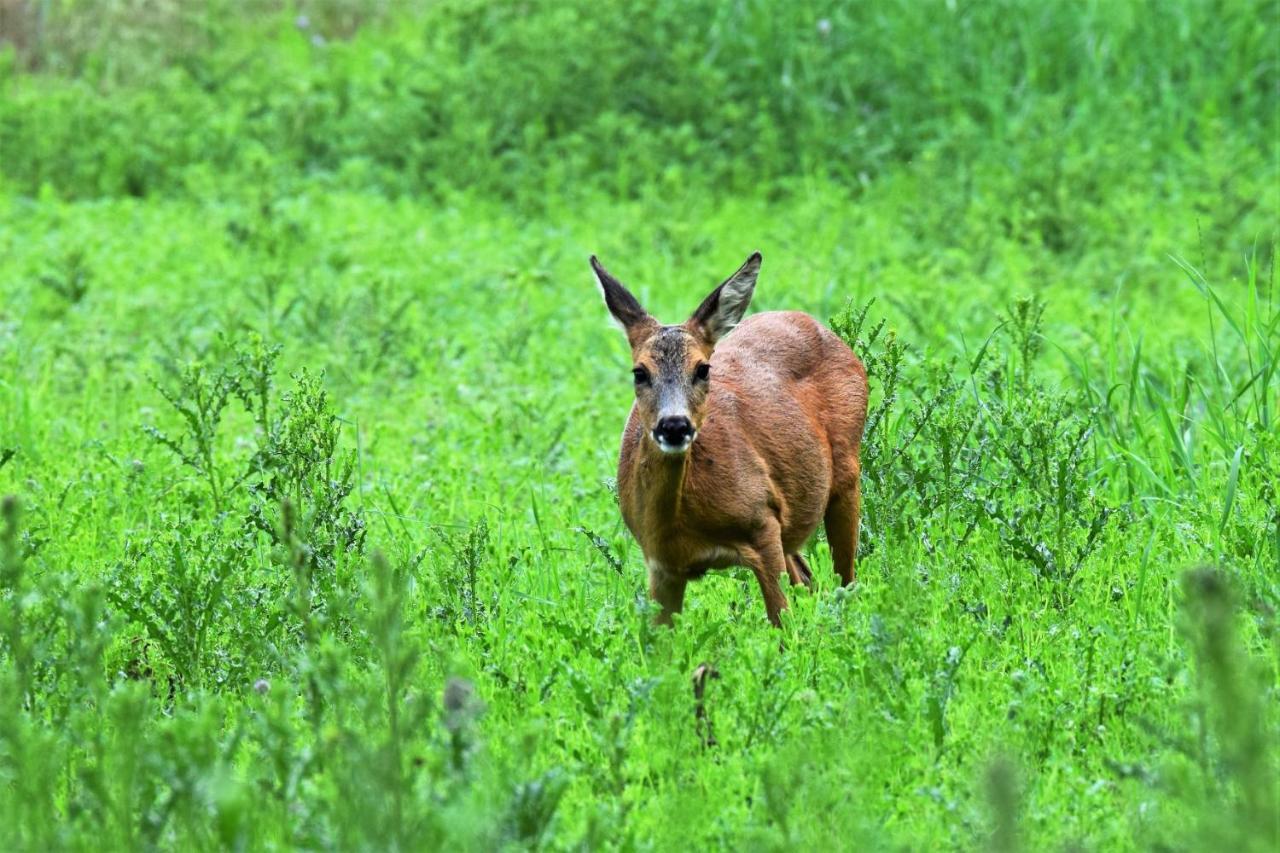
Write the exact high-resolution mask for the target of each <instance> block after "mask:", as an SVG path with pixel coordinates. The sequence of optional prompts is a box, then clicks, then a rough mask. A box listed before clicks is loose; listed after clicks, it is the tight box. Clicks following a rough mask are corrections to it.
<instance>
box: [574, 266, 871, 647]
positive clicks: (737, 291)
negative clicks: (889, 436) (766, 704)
mask: <svg viewBox="0 0 1280 853" xmlns="http://www.w3.org/2000/svg"><path fill="white" fill-rule="evenodd" d="M591 268H592V269H593V270H594V271H595V274H596V278H597V279H598V280H599V282H600V287H601V289H602V290H603V291H604V301H605V305H606V306H607V307H608V308H609V313H611V314H612V315H613V317H614V319H616V320H617V321H618V323H619V324H621V326H622V328H623V330H624V331H625V332H626V334H627V340H628V341H629V342H630V344H631V358H632V362H633V364H634V367H633V369H632V373H633V374H634V376H635V386H636V401H635V405H633V406H632V407H631V415H630V417H629V418H628V420H627V426H626V429H625V430H624V432H623V434H622V452H621V454H620V458H619V459H618V497H619V502H620V503H621V505H622V517H623V519H624V520H625V521H626V523H627V527H628V528H629V529H630V530H631V533H632V535H633V536H635V538H636V540H637V541H638V542H639V543H640V548H641V550H643V551H644V560H645V565H646V566H647V567H648V571H649V594H650V595H651V596H652V597H653V598H654V599H655V600H657V602H658V603H659V604H660V605H661V606H662V612H661V614H660V615H659V617H658V621H659V622H662V623H667V624H669V623H670V622H671V615H672V614H673V613H679V612H680V609H681V607H682V605H683V604H684V590H685V585H686V584H687V583H688V582H689V581H691V580H695V579H697V578H700V577H702V575H704V574H706V572H707V571H708V570H710V569H721V568H727V567H729V566H743V565H745V566H748V567H749V568H750V569H751V571H752V572H753V573H754V574H755V577H756V580H757V581H758V582H759V584H760V591H761V593H763V595H764V606H765V611H766V612H767V614H768V616H769V621H770V622H772V623H773V624H774V625H778V624H780V621H779V617H778V614H779V613H780V612H781V611H782V610H783V609H785V608H786V606H787V599H786V596H785V595H784V594H783V592H782V588H781V586H780V585H779V582H778V580H779V578H780V577H781V575H782V573H783V572H786V573H787V574H788V575H789V576H790V578H791V582H792V584H800V583H803V584H805V585H806V586H808V585H809V582H810V580H811V578H812V575H811V574H810V572H809V566H808V565H807V564H806V563H805V560H804V558H803V557H802V556H801V555H800V549H801V548H803V547H804V544H805V542H806V541H807V540H808V539H809V537H810V536H812V535H813V533H814V531H815V530H817V528H818V522H819V520H823V521H825V523H826V526H827V541H828V542H829V543H830V544H831V559H832V562H833V563H834V565H835V570H836V573H837V574H838V575H839V576H840V581H841V582H842V583H843V584H850V583H852V582H853V579H854V559H855V556H856V552H857V547H858V514H859V502H860V498H859V490H858V479H859V475H860V473H861V472H860V468H859V464H858V448H859V445H860V444H861V442H862V429H863V425H864V423H865V422H866V417H867V372H866V369H865V368H864V367H863V366H862V362H861V361H859V360H858V358H857V356H855V355H854V354H853V352H852V351H851V350H850V349H849V347H847V346H846V345H845V344H844V342H843V341H841V340H840V339H839V338H838V337H836V336H835V335H834V334H833V333H831V332H830V331H828V330H827V329H825V328H823V327H822V326H821V325H819V324H818V322H817V321H816V320H814V319H813V318H812V317H810V316H809V315H808V314H802V313H800V312H796V311H782V312H771V313H764V314H757V315H755V316H753V317H750V318H749V319H747V320H745V321H742V316H743V314H745V313H746V310H747V304H748V303H749V302H750V301H751V294H752V292H753V291H754V290H755V285H756V276H757V274H758V273H759V271H760V253H759V252H757V253H755V254H753V255H752V256H751V257H750V258H748V259H747V262H746V263H744V264H743V265H742V267H741V268H740V269H739V270H738V271H737V272H735V273H734V274H733V275H732V276H730V277H729V278H728V279H727V280H726V281H725V282H724V283H723V284H721V285H720V286H719V287H717V288H716V289H715V290H713V291H711V294H710V295H709V296H708V297H707V298H706V299H704V300H703V301H702V304H701V305H700V306H698V310H696V311H694V312H693V316H691V317H690V318H689V319H688V320H686V321H685V322H684V323H682V324H680V325H678V326H664V325H661V324H660V323H658V321H657V320H655V319H654V318H653V317H651V316H649V314H648V313H647V312H646V311H645V310H644V308H642V307H641V306H640V303H639V302H637V301H636V298H635V297H634V296H632V295H631V293H630V292H629V291H628V290H627V289H626V288H625V287H624V286H623V285H622V283H621V282H619V281H618V280H617V279H616V278H614V277H613V276H612V275H610V274H609V273H608V272H607V271H606V270H605V269H604V267H603V266H601V265H600V262H599V261H598V260H597V259H596V258H595V256H594V255H593V256H592V257H591ZM739 321H742V322H741V323H739ZM735 326H736V329H735ZM731 330H732V334H729V333H730V331H731ZM726 336H727V337H726Z"/></svg>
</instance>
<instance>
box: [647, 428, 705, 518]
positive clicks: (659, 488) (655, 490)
mask: <svg viewBox="0 0 1280 853" xmlns="http://www.w3.org/2000/svg"><path fill="white" fill-rule="evenodd" d="M692 459H693V448H689V451H688V452H686V453H681V454H678V455H676V454H670V453H663V452H662V451H661V450H659V449H657V448H656V447H653V446H652V445H649V446H647V447H645V449H644V452H642V453H641V454H640V459H639V463H640V470H639V472H638V473H639V475H640V476H639V480H640V482H641V483H642V484H643V485H642V487H641V502H642V505H643V511H644V514H645V515H646V516H647V517H649V518H651V519H653V520H654V521H658V522H660V523H671V522H674V521H675V520H676V519H677V518H678V517H679V514H680V508H681V504H683V503H684V501H685V499H686V497H687V492H688V475H689V469H690V467H691V465H692Z"/></svg>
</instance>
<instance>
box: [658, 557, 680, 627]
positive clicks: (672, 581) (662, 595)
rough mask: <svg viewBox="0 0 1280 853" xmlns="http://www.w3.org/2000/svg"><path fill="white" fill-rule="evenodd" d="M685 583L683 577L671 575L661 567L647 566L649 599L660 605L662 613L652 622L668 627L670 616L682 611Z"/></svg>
mask: <svg viewBox="0 0 1280 853" xmlns="http://www.w3.org/2000/svg"><path fill="white" fill-rule="evenodd" d="M687 583H688V581H686V580H685V579H684V577H682V576H680V575H676V574H673V573H671V572H669V571H667V570H666V569H665V568H663V567H662V566H656V565H651V566H649V597H650V598H652V599H653V600H654V601H656V602H658V604H660V605H662V612H661V613H659V614H658V615H657V616H656V617H655V618H654V622H656V623H657V624H659V625H670V624H671V616H672V614H674V613H679V612H680V611H681V610H683V609H684V588H685V585H686V584H687Z"/></svg>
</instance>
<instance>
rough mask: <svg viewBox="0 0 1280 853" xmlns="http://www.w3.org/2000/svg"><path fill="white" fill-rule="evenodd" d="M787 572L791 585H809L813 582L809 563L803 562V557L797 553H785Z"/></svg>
mask: <svg viewBox="0 0 1280 853" xmlns="http://www.w3.org/2000/svg"><path fill="white" fill-rule="evenodd" d="M787 574H788V575H789V576H790V577H791V585H792V586H806V587H807V586H811V585H812V584H813V572H812V571H810V570H809V564H808V563H807V562H805V559H804V557H802V556H800V555H799V554H788V555H787Z"/></svg>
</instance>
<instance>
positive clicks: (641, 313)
mask: <svg viewBox="0 0 1280 853" xmlns="http://www.w3.org/2000/svg"><path fill="white" fill-rule="evenodd" d="M591 269H592V271H594V272H595V274H596V281H598V282H600V290H601V291H602V292H603V293H604V304H605V307H607V308H608V309H609V313H610V314H612V315H613V319H614V320H616V321H618V325H619V326H621V327H622V330H623V331H624V332H626V333H627V340H629V341H631V345H632V346H635V345H636V343H638V342H639V341H641V340H643V339H644V338H645V337H646V336H647V334H648V332H649V331H650V330H651V328H652V327H654V326H656V325H657V321H656V320H654V319H653V318H652V317H650V316H649V312H648V311H645V310H644V308H643V307H641V305H640V303H639V301H637V300H636V298H635V297H634V296H632V295H631V291H629V290H627V288H626V287H624V286H623V284H622V282H620V281H618V280H617V279H616V278H614V277H613V276H612V275H610V274H609V271H608V270H607V269H605V268H604V267H603V266H601V264H600V261H599V260H598V259H597V258H596V256H595V255H592V256H591Z"/></svg>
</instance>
